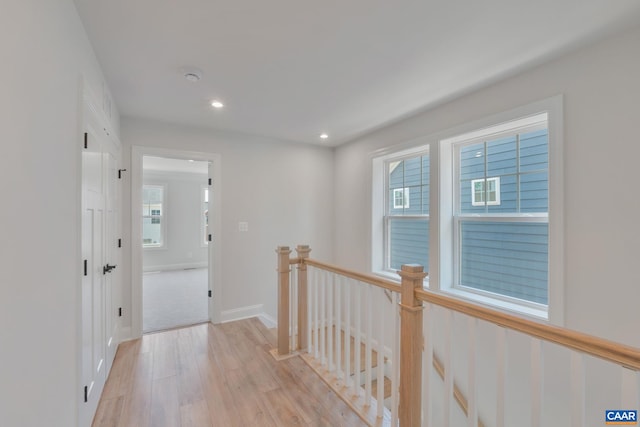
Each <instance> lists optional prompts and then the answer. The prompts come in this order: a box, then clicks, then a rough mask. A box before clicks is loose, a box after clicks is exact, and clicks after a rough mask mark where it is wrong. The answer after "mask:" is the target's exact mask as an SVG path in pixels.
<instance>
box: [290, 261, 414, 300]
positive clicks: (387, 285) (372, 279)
mask: <svg viewBox="0 0 640 427" xmlns="http://www.w3.org/2000/svg"><path fill="white" fill-rule="evenodd" d="M298 262H300V261H298ZM304 263H305V264H307V265H311V266H313V267H317V268H321V269H323V270H327V271H331V272H333V273H337V274H340V275H342V276H346V277H349V278H350V279H355V280H358V281H360V282H364V283H368V284H370V285H374V286H377V287H379V288H383V289H387V290H389V291H393V292H398V293H401V292H402V287H401V286H400V285H399V284H397V283H395V282H392V281H391V280H386V279H383V278H381V277H377V276H374V275H371V274H364V273H358V272H357V271H353V270H348V269H346V268H342V267H338V266H337V265H333V264H327V263H326V262H321V261H317V260H314V259H311V258H307V259H305V260H304Z"/></svg>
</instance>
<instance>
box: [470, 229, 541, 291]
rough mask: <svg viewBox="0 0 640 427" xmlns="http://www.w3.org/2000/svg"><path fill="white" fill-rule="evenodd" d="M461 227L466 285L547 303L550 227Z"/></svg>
mask: <svg viewBox="0 0 640 427" xmlns="http://www.w3.org/2000/svg"><path fill="white" fill-rule="evenodd" d="M460 225H461V236H462V237H461V243H462V247H461V267H460V284H461V285H462V286H468V287H471V288H476V289H481V290H485V291H489V292H494V293H497V294H501V295H506V296H510V297H514V298H519V299H524V300H527V301H532V302H536V303H541V304H547V301H548V298H547V277H548V240H549V237H548V235H549V227H548V224H541V223H509V222H478V221H462V222H461V224H460Z"/></svg>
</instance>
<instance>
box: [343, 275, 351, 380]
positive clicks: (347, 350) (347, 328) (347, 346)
mask: <svg viewBox="0 0 640 427" xmlns="http://www.w3.org/2000/svg"><path fill="white" fill-rule="evenodd" d="M351 285H352V280H351V279H347V282H346V285H345V290H344V292H345V296H344V305H345V307H346V310H345V317H346V319H345V325H344V364H345V367H344V384H345V386H347V388H349V386H350V385H351V383H350V381H351Z"/></svg>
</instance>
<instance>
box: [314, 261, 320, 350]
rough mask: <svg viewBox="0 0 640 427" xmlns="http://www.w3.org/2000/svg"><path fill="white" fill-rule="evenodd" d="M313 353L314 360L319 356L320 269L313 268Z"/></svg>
mask: <svg viewBox="0 0 640 427" xmlns="http://www.w3.org/2000/svg"><path fill="white" fill-rule="evenodd" d="M313 277H314V280H313V283H314V285H313V306H314V309H313V331H314V332H313V342H314V345H313V355H314V357H315V359H316V360H318V358H319V357H320V353H319V351H320V316H319V312H320V271H319V270H317V269H316V268H314V269H313Z"/></svg>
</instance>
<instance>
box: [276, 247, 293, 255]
mask: <svg viewBox="0 0 640 427" xmlns="http://www.w3.org/2000/svg"><path fill="white" fill-rule="evenodd" d="M276 252H277V253H279V254H284V253H286V254H290V253H291V249H289V246H278V248H277V249H276Z"/></svg>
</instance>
